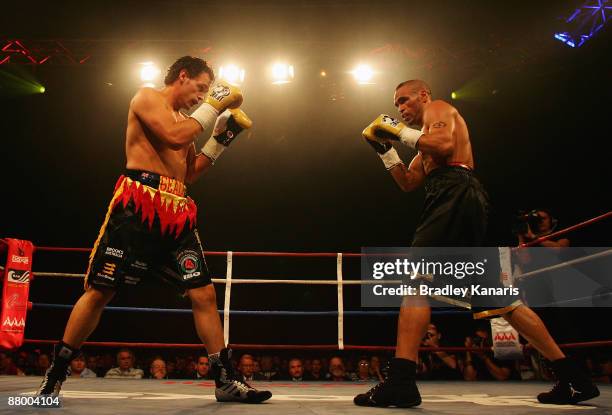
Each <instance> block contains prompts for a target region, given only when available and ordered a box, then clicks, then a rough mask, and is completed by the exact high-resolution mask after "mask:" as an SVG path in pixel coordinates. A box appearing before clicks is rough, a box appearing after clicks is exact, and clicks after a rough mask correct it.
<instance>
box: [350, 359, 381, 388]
mask: <svg viewBox="0 0 612 415" xmlns="http://www.w3.org/2000/svg"><path fill="white" fill-rule="evenodd" d="M351 377H352V378H353V380H356V381H360V382H370V381H379V379H378V376H372V374H371V373H370V361H369V360H368V359H367V358H365V357H363V358H361V359H359V362H358V363H357V371H356V372H355V374H354V375H353V376H351Z"/></svg>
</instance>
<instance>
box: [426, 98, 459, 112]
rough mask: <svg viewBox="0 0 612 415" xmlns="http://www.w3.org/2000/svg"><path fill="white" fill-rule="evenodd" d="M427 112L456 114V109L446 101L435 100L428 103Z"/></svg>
mask: <svg viewBox="0 0 612 415" xmlns="http://www.w3.org/2000/svg"><path fill="white" fill-rule="evenodd" d="M427 110H430V111H451V112H456V111H457V109H456V108H455V107H453V106H452V105H451V104H449V103H448V102H446V101H443V100H441V99H435V100H433V101H431V102H430V103H429V105H428V106H427Z"/></svg>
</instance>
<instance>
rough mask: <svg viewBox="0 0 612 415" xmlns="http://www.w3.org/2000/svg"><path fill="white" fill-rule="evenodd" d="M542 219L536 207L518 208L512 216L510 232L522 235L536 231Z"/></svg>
mask: <svg viewBox="0 0 612 415" xmlns="http://www.w3.org/2000/svg"><path fill="white" fill-rule="evenodd" d="M543 220H544V218H543V217H541V216H540V215H539V214H538V211H537V210H536V209H534V210H530V211H524V210H520V211H519V212H518V213H517V214H516V216H515V217H514V224H513V225H512V233H513V234H515V235H523V234H526V233H527V232H529V229H531V231H532V232H534V233H537V232H538V228H539V225H540V223H542V221H543Z"/></svg>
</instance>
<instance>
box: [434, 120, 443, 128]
mask: <svg viewBox="0 0 612 415" xmlns="http://www.w3.org/2000/svg"><path fill="white" fill-rule="evenodd" d="M444 127H446V123H445V122H444V121H437V122H435V123H433V124H431V128H444Z"/></svg>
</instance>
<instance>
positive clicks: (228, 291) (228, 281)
mask: <svg viewBox="0 0 612 415" xmlns="http://www.w3.org/2000/svg"><path fill="white" fill-rule="evenodd" d="M231 295H232V251H227V271H226V272H225V301H224V303H223V341H224V342H225V345H226V346H227V345H228V344H229V318H230V298H231Z"/></svg>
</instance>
